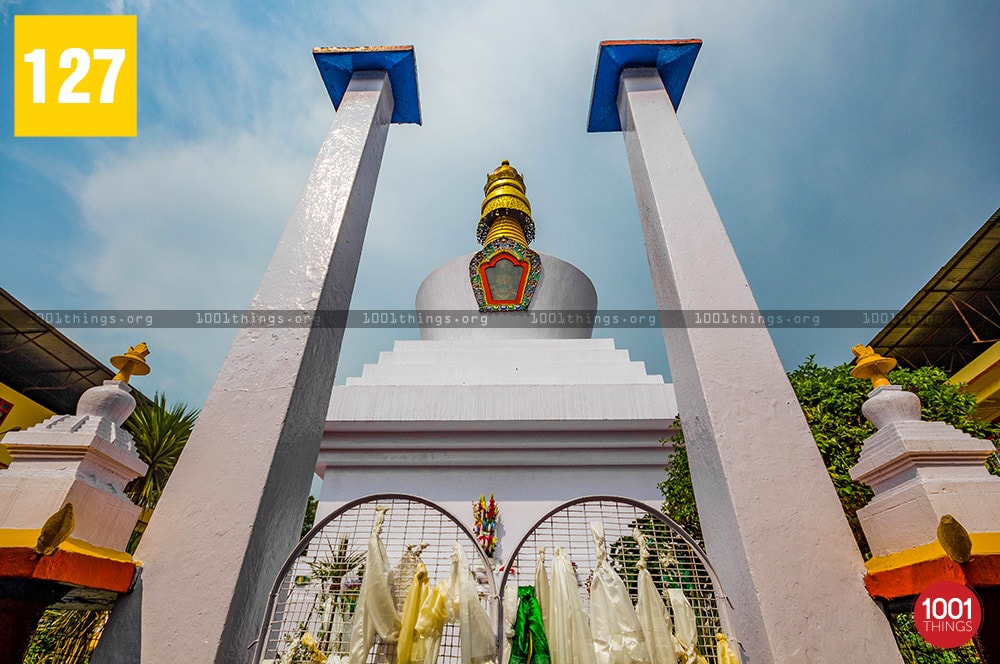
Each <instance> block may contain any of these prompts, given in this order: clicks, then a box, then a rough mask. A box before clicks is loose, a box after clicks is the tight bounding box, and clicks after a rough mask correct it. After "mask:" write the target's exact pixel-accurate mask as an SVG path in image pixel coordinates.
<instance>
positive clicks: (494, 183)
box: [476, 159, 535, 246]
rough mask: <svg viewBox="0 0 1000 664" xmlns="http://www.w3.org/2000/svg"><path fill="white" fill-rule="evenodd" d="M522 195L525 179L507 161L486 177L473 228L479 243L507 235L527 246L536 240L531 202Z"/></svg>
mask: <svg viewBox="0 0 1000 664" xmlns="http://www.w3.org/2000/svg"><path fill="white" fill-rule="evenodd" d="M524 192H525V188H524V177H523V176H522V175H521V174H520V173H518V172H517V169H516V168H514V167H513V166H511V165H510V162H509V161H507V160H506V159H504V160H503V161H502V162H501V163H500V165H499V166H498V167H497V168H496V170H494V171H493V172H492V173H490V174H489V175H487V176H486V186H484V187H483V193H484V194H485V195H486V196H485V198H484V199H483V206H482V214H481V215H480V217H479V226H478V227H477V228H476V240H477V241H479V243H480V244H486V243H488V242H491V241H493V240H495V239H496V238H498V237H503V236H507V237H510V238H513V239H515V240H517V241H518V242H520V243H521V244H523V245H525V246H527V245H528V243H530V242H531V241H532V240H534V239H535V222H534V221H533V220H532V218H531V203H529V202H528V197H527V196H526V195H525V193H524Z"/></svg>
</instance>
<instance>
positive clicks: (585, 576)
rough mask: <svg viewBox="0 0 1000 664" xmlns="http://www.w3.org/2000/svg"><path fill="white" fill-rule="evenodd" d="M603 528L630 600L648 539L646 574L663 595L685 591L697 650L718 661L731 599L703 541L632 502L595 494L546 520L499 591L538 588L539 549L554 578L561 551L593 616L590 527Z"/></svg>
mask: <svg viewBox="0 0 1000 664" xmlns="http://www.w3.org/2000/svg"><path fill="white" fill-rule="evenodd" d="M594 522H600V523H602V524H603V526H604V538H605V542H606V545H605V546H606V549H607V553H608V556H609V559H610V561H611V564H612V567H613V568H614V570H615V572H617V573H618V575H619V576H620V577H621V579H622V581H624V582H625V587H626V588H627V589H628V592H629V595H630V596H631V599H632V603H633V604H634V603H635V600H636V596H637V590H638V589H637V586H638V575H639V571H638V567H637V563H638V562H639V545H638V544H637V543H636V541H635V539H633V529H635V528H638V529H639V531H640V532H641V533H642V534H643V535H644V536H645V537H646V541H647V545H648V546H649V551H650V557H649V559H648V561H647V569H648V570H649V572H650V574H651V575H652V577H653V580H654V582H655V583H656V586H657V590H659V591H660V592H661V593H662V592H663V591H664V590H665V589H666V588H669V587H673V588H680V589H682V590H683V591H684V594H685V595H686V596H687V598H688V601H690V603H691V606H692V607H693V608H694V612H695V616H696V618H697V627H698V643H697V645H698V651H699V652H700V653H701V654H702V655H703V656H704V657H705V658H706V659H707V660H708V661H709V662H711V664H717V661H718V660H717V657H716V639H715V635H716V633H718V632H723V633H725V634H726V636H727V637H728V638H729V642H730V644H732V645H733V647H734V648H736V645H735V644H736V641H735V639H733V638H732V636H733V629H732V622H731V617H730V612H729V605H728V600H727V599H726V598H725V595H723V594H722V592H721V590H720V588H721V587H720V585H719V583H718V579H717V577H716V575H715V571H714V570H713V569H712V567H711V565H710V564H709V562H708V558H707V557H706V556H705V554H704V553H703V552H702V551H701V549H700V548H699V547H698V545H697V543H695V541H694V540H693V539H691V536H690V535H688V534H687V533H686V532H685V531H684V529H683V528H681V526H680V525H678V524H677V523H676V522H675V521H673V520H671V519H670V518H668V517H667V516H665V515H664V514H662V513H660V512H657V511H656V510H653V509H651V508H650V507H648V506H647V505H645V504H643V503H640V502H638V501H634V500H631V499H628V498H620V497H611V496H589V497H584V498H578V499H576V500H572V501H569V502H567V503H564V504H563V505H561V506H559V507H557V508H556V509H555V510H553V511H552V512H549V514H547V515H546V516H545V517H543V518H542V519H541V520H540V521H539V522H538V523H536V524H535V526H534V527H532V529H531V530H530V531H528V534H527V535H525V536H524V538H523V539H522V540H521V541H520V543H518V545H517V547H516V548H515V549H514V552H513V554H512V555H511V557H510V560H509V561H508V563H507V565H506V570H505V571H504V575H503V578H502V579H501V582H500V594H501V597H503V596H504V595H505V594H506V593H508V592H510V593H514V594H515V597H516V593H517V589H518V587H519V586H533V585H534V584H535V568H536V565H537V560H538V549H539V547H545V549H546V554H545V560H546V565H547V571H548V575H549V578H550V579H551V578H552V570H551V566H552V559H553V555H554V552H555V548H556V547H559V548H561V549H562V551H563V553H564V554H566V555H567V556H568V557H569V559H570V560H571V561H572V562H573V566H574V569H575V571H576V576H577V585H578V586H579V588H580V595H581V597H582V599H583V604H584V608H585V609H586V611H587V613H588V614H589V613H590V581H591V578H592V575H593V572H594V569H595V568H596V566H597V553H596V550H595V547H594V537H593V535H592V533H591V529H590V524H591V523H594Z"/></svg>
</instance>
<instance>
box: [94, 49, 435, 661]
mask: <svg viewBox="0 0 1000 664" xmlns="http://www.w3.org/2000/svg"><path fill="white" fill-rule="evenodd" d="M316 59H317V63H318V65H319V67H320V71H321V73H322V74H323V78H324V80H325V82H326V83H327V86H328V88H329V89H330V91H331V97H332V98H333V100H334V104H335V105H336V104H337V102H338V101H339V102H340V107H339V111H338V113H337V116H336V119H335V120H334V122H333V125H332V127H331V129H330V133H329V134H328V135H327V138H326V140H325V141H324V143H323V145H322V147H321V148H320V151H319V155H318V157H317V158H316V162H315V164H314V165H313V169H312V172H311V173H310V175H309V179H308V181H307V183H306V187H305V190H304V191H303V193H302V196H301V198H300V199H299V201H298V204H297V205H296V207H295V210H294V212H293V213H292V216H291V219H290V220H289V222H288V225H287V227H286V229H285V232H284V234H283V235H282V238H281V241H280V242H279V244H278V247H277V249H276V250H275V252H274V256H273V257H272V259H271V263H270V264H269V266H268V268H267V272H266V274H265V275H264V278H263V280H262V281H261V284H260V287H259V289H258V291H257V294H256V296H255V297H254V299H253V303H252V305H251V310H252V311H261V312H267V311H276V310H279V311H280V310H283V311H295V312H304V313H306V314H309V313H312V312H319V314H320V316H322V315H323V314H324V312H326V313H329V312H346V311H347V309H348V307H349V305H350V301H351V294H352V292H353V289H354V280H355V277H356V275H357V269H358V261H359V259H360V257H361V246H362V243H363V241H364V236H365V229H366V226H367V224H368V215H369V212H370V210H371V203H372V197H373V195H374V192H375V182H376V179H377V177H378V173H379V166H380V163H381V160H382V153H383V149H384V147H385V140H386V134H387V132H388V127H389V123H390V122H391V121H402V122H419V107H418V105H417V96H416V95H417V92H416V71H415V65H414V58H413V50H412V48H402V49H401V48H399V47H396V48H395V49H378V48H376V49H356V50H349V49H336V50H332V49H323V50H322V52H320V50H317V54H316ZM361 69H367V70H369V71H358V70H361ZM379 69H380V71H378V70H379ZM373 70H375V71H373ZM348 81H349V83H348ZM390 82H391V85H390ZM394 93H395V99H394ZM340 94H342V95H343V98H342V100H341V99H338V96H339V95H340ZM394 107H395V110H396V113H394ZM401 107H402V108H403V109H404V111H405V112H404V114H403V116H402V117H400V115H399V111H400V108H401ZM414 112H415V114H416V115H414ZM234 232H238V229H234ZM343 325H344V322H343V320H340V321H339V322H336V323H334V324H331V323H330V322H329V321H326V322H322V323H321V324H319V325H317V326H314V327H309V326H302V327H294V328H277V327H274V328H271V327H254V326H251V327H248V328H245V329H242V330H241V331H240V332H239V334H238V335H237V337H236V340H235V341H234V342H233V345H232V347H231V348H230V350H229V354H228V356H227V357H226V360H225V363H224V365H223V367H222V370H221V371H220V373H219V376H218V378H217V379H216V382H215V385H214V387H213V388H212V391H211V393H210V394H209V396H208V400H207V401H206V402H205V405H204V408H203V409H202V412H201V416H200V417H199V419H198V423H197V425H196V427H195V429H194V432H193V433H192V435H191V439H190V441H189V442H188V444H187V447H186V448H185V450H184V453H183V454H182V455H181V458H180V461H179V462H178V464H177V468H176V470H175V471H174V473H173V475H172V477H171V478H170V482H169V484H168V486H167V489H166V491H165V492H164V494H163V498H162V500H161V501H160V503H159V505H158V506H157V508H156V511H155V513H154V514H153V517H152V519H151V521H150V523H149V527H148V529H147V530H146V533H145V535H144V537H143V539H142V542H141V544H140V546H139V549H138V551H137V552H136V558H137V559H139V560H141V561H142V562H143V570H142V580H141V588H140V589H139V590H138V591H137V592H135V593H133V594H132V595H131V596H129V597H128V598H126V599H125V600H123V601H122V603H121V604H120V605H119V606H118V607H116V609H115V613H114V615H113V616H112V620H111V622H110V624H109V626H108V628H107V630H106V631H105V634H104V637H103V638H102V640H101V644H100V647H99V650H98V654H97V656H96V657H95V660H94V661H95V662H129V663H130V664H135V662H139V661H140V656H141V661H142V662H146V663H148V664H159V663H170V662H176V663H178V664H179V663H184V664H190V663H194V662H219V663H223V662H224V663H226V664H234V663H239V662H245V661H248V660H249V658H250V656H251V654H252V651H251V650H248V649H247V648H248V646H250V645H251V644H252V642H253V641H254V640H255V638H256V636H257V632H258V630H259V628H260V624H261V621H262V619H263V613H264V608H265V604H266V600H267V595H268V592H269V591H270V588H271V585H272V583H273V582H274V578H275V576H276V575H277V573H278V570H279V568H280V566H281V563H282V562H283V561H284V559H285V558H286V556H287V555H288V553H289V552H290V551H291V549H292V547H293V546H294V544H295V542H296V541H297V540H298V537H299V531H300V529H301V525H302V517H303V514H304V512H305V506H306V498H307V496H308V493H309V487H310V485H311V480H312V475H313V472H314V469H315V466H316V456H317V454H318V451H319V443H320V439H321V437H322V431H323V425H324V421H325V419H326V411H327V407H328V405H329V399H330V392H331V389H332V387H333V379H334V373H335V370H336V367H337V359H338V355H339V353H340V346H341V341H342V340H343V334H344V328H343ZM140 640H141V655H140V653H139V652H138V651H137V650H136V648H137V646H138V642H139V641H140Z"/></svg>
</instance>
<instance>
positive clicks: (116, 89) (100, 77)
mask: <svg viewBox="0 0 1000 664" xmlns="http://www.w3.org/2000/svg"><path fill="white" fill-rule="evenodd" d="M135 134H136V19H135V16H15V17H14V135H15V136H135Z"/></svg>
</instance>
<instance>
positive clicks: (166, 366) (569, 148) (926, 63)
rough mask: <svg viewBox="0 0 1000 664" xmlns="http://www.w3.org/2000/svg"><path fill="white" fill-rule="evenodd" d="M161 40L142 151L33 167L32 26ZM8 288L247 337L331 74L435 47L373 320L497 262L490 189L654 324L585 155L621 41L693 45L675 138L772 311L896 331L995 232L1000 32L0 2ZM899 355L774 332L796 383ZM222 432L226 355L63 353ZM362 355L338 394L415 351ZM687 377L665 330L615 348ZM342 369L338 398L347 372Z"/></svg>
mask: <svg viewBox="0 0 1000 664" xmlns="http://www.w3.org/2000/svg"><path fill="white" fill-rule="evenodd" d="M105 13H127V14H137V15H138V26H139V35H138V48H139V61H138V72H139V73H138V76H139V81H138V82H139V128H138V137H137V138H134V139H34V138H14V136H13V103H12V87H13V84H12V69H13V67H12V65H11V63H10V60H9V59H10V58H11V57H12V52H13V16H14V15H16V14H105ZM0 25H2V41H3V44H2V46H0V52H2V53H4V54H5V55H4V56H3V57H4V60H3V61H4V63H5V64H4V66H3V67H0V95H2V100H0V210H2V213H0V220H2V221H0V224H2V231H3V239H4V242H3V247H4V254H3V255H4V260H3V261H2V264H0V285H2V286H3V288H5V289H7V290H8V291H10V292H11V293H12V294H13V295H14V296H15V297H17V298H19V299H21V300H22V301H23V302H25V303H26V304H27V305H28V306H30V307H32V308H35V309H53V308H74V309H85V310H86V309H91V310H96V309H137V310H141V309H167V308H176V309H200V308H204V309H215V308H234V309H241V308H244V307H245V306H246V304H247V303H248V302H249V301H250V298H251V296H252V295H253V293H254V291H255V289H256V287H257V284H258V282H259V280H260V277H261V275H262V274H263V272H264V268H265V266H266V264H267V261H268V259H269V257H270V254H271V252H272V250H273V248H274V245H275V243H276V241H277V239H278V237H279V235H280V233H281V230H282V228H283V227H284V224H285V221H286V220H287V217H288V215H289V213H290V212H291V210H292V207H293V205H294V203H295V200H296V198H297V196H298V194H299V191H300V190H301V187H302V185H303V184H304V182H305V177H306V174H307V173H308V171H309V168H310V166H311V163H312V160H313V158H314V156H315V153H316V150H317V149H318V147H319V145H320V142H321V141H322V139H323V137H324V135H325V133H326V131H327V129H328V127H329V124H330V123H331V121H332V120H333V117H334V111H333V108H332V106H331V104H330V101H329V98H328V97H327V95H326V92H325V90H324V88H323V85H322V83H321V81H320V78H319V75H318V73H317V70H316V67H315V64H314V63H313V60H312V55H311V51H312V48H313V47H314V46H351V45H371V44H413V45H414V46H415V48H416V57H417V68H418V78H419V86H420V103H421V107H422V112H423V119H424V124H423V126H414V125H403V126H398V125H397V126H393V127H392V129H391V130H390V133H389V140H388V145H387V148H386V152H385V158H384V161H383V167H382V173H381V177H380V181H379V185H378V190H377V193H376V200H375V204H374V207H373V211H372V217H371V222H370V224H369V230H368V236H367V238H366V244H365V250H364V255H363V258H362V264H361V268H360V272H359V275H358V285H357V287H356V289H355V295H354V305H355V306H356V307H365V308H380V309H387V308H410V307H412V305H413V297H414V294H415V292H416V289H417V286H418V285H419V283H420V281H421V280H422V279H423V277H424V276H425V275H426V274H427V273H428V272H430V271H431V270H432V269H433V268H435V267H436V266H437V265H439V264H441V263H443V262H445V261H447V260H449V259H451V258H453V257H455V256H459V255H462V254H466V253H470V252H472V251H475V250H476V249H477V245H476V243H475V226H476V222H477V221H478V213H479V204H480V202H481V200H482V185H483V182H484V178H485V174H486V173H487V172H489V171H491V170H492V169H493V168H494V167H495V166H496V165H497V164H498V163H499V162H500V160H501V159H510V160H511V162H512V164H513V165H514V166H516V167H517V168H518V169H519V170H520V171H522V172H523V173H524V175H525V181H526V184H527V187H528V195H529V197H530V198H531V203H532V209H533V212H534V216H535V220H536V224H537V228H538V235H537V239H536V241H535V242H534V243H533V245H532V246H533V247H534V248H536V249H537V250H539V251H542V252H545V253H549V254H553V255H556V256H559V257H560V258H563V259H565V260H569V261H570V262H572V263H574V264H575V265H577V266H578V267H579V268H581V269H582V270H584V271H585V272H586V273H587V274H588V275H589V276H590V277H591V279H592V280H593V282H594V284H595V286H596V288H597V291H598V295H599V298H600V306H601V307H602V308H605V309H631V308H635V309H645V308H654V307H655V305H654V301H653V295H652V289H651V286H650V283H649V271H648V266H647V264H646V260H645V252H644V248H643V244H642V237H641V233H640V230H639V224H638V218H637V213H636V209H635V201H634V197H633V193H632V185H631V181H630V178H629V174H628V167H627V163H626V160H625V152H624V147H623V144H622V139H621V136H620V135H618V134H587V133H586V131H585V126H586V116H587V110H588V106H589V97H590V86H591V83H592V79H593V73H594V64H595V62H596V58H597V46H598V42H599V41H601V40H604V39H642V38H645V39H676V38H699V39H702V40H704V46H703V47H702V50H701V53H700V55H699V57H698V61H697V62H696V64H695V67H694V71H693V74H692V77H691V80H690V82H689V84H688V87H687V90H686V92H685V95H684V99H683V102H682V104H681V107H680V111H679V116H680V119H681V123H682V124H683V126H684V128H685V131H686V133H687V136H688V139H689V141H690V143H691V146H692V149H693V151H694V154H695V156H696V158H697V159H698V161H699V164H700V167H701V169H702V173H703V175H704V177H705V179H706V181H707V183H708V186H709V189H710V190H711V192H712V194H713V197H714V199H715V202H716V205H717V207H718V208H719V212H720V214H721V216H722V219H723V222H724V223H725V225H726V228H727V230H728V231H729V234H730V237H731V239H732V242H733V245H734V247H735V249H736V253H737V255H738V256H739V258H740V261H741V263H742V265H743V268H744V270H745V272H746V274H747V278H748V280H749V282H750V286H751V288H752V290H753V292H754V295H755V296H756V298H757V301H758V304H759V305H760V306H761V308H765V309H797V308H802V309H873V310H891V309H896V308H898V307H900V306H902V305H903V304H904V303H905V302H906V301H907V300H908V299H909V298H910V297H911V296H912V295H913V293H914V292H915V291H916V290H917V289H918V288H920V287H921V286H922V285H923V284H924V283H925V282H926V281H927V279H928V278H929V277H930V276H931V275H933V273H934V272H935V271H936V270H937V269H938V268H939V267H940V266H941V265H942V264H943V263H944V262H945V261H947V259H948V258H950V257H951V255H952V254H953V253H954V252H955V250H956V249H958V247H960V246H961V245H962V243H963V242H964V241H965V240H966V239H968V237H969V236H970V235H971V234H972V233H973V232H974V231H975V230H976V229H977V228H978V227H979V226H980V225H981V224H982V223H983V222H984V221H985V220H986V219H987V217H989V215H990V214H992V213H993V212H994V211H995V210H996V209H997V208H998V207H1000V150H998V149H997V147H998V146H1000V122H998V121H997V110H996V109H998V108H1000V49H997V48H996V35H997V34H1000V5H998V4H997V3H995V2H992V1H986V0H983V1H977V0H968V1H965V2H961V3H954V2H925V3H913V2H909V1H906V2H904V1H900V2H880V3H873V2H863V1H852V0H836V1H830V2H811V3H782V2H767V1H759V2H717V1H707V2H699V3H679V2H632V1H629V0H620V1H619V2H616V3H607V2H600V3H598V2H589V1H581V2H572V3H570V2H563V3H555V2H550V3H539V2H518V1H514V0H512V1H511V2H507V3H503V4H502V5H496V4H485V3H483V4H473V3H457V2H451V3H448V2H438V3H419V2H403V1H399V2H376V1H369V2H331V1H329V0H327V1H325V2H315V1H310V0H302V1H296V2H283V3H257V4H254V3H237V2H227V1H225V0H221V1H218V2H204V1H198V2H194V1H188V0H172V1H171V2H151V1H145V2H142V1H140V2H132V1H127V0H117V1H112V2H107V3H100V2H72V1H65V0H60V1H59V2H20V3H18V2H13V1H11V0H0ZM875 331H876V330H874V329H868V330H838V329H819V330H802V329H795V330H778V331H775V332H774V339H775V343H776V345H777V347H778V351H779V353H780V355H781V357H782V360H783V362H784V363H785V365H786V368H792V367H794V366H795V365H796V364H798V363H799V362H801V361H802V359H804V358H805V356H806V355H808V354H812V353H815V354H816V356H817V359H818V360H819V361H820V362H822V363H826V364H832V363H839V362H843V361H846V360H848V359H850V357H851V356H850V350H849V349H850V346H851V345H853V344H854V343H857V342H859V341H867V340H869V339H870V338H871V337H872V336H873V335H874V333H875ZM65 332H66V334H67V335H68V336H69V337H70V338H72V339H74V340H75V341H77V342H78V343H80V344H81V345H82V346H84V347H85V348H87V349H88V350H89V351H90V352H91V353H92V354H94V355H95V356H97V357H99V358H101V359H106V358H107V357H109V356H110V355H112V354H116V353H120V352H121V351H123V350H124V349H125V347H126V346H127V345H129V344H134V343H136V342H138V341H141V340H145V341H147V342H148V343H149V345H150V347H151V349H152V355H150V357H149V361H150V363H151V365H152V366H153V373H152V374H151V375H150V376H148V377H144V378H140V379H137V380H136V381H135V382H136V384H137V386H139V387H140V389H142V390H144V391H146V392H148V393H152V392H153V391H154V390H157V389H160V390H163V391H165V392H166V393H167V394H168V395H169V397H170V398H171V399H183V400H185V401H187V402H189V403H190V404H192V405H200V403H201V402H202V400H203V399H204V397H205V395H206V394H207V393H208V390H209V389H210V387H211V383H212V380H213V379H214V376H215V374H216V372H217V371H218V368H219V366H220V365H221V362H222V360H223V357H224V355H225V351H226V349H227V347H228V344H229V341H230V340H231V339H232V336H233V332H232V331H231V330H208V331H205V330H169V329H151V330H144V329H143V330H93V329H88V330H83V329H73V330H65ZM416 335H417V332H416V331H415V330H411V331H404V332H402V333H400V331H398V330H384V331H378V332H375V333H373V332H371V331H366V332H365V333H361V331H359V330H353V331H350V332H348V335H347V338H346V340H345V342H344V347H343V351H342V355H341V361H340V369H339V371H338V382H343V379H344V377H345V376H349V375H356V374H358V373H359V372H360V370H361V366H362V364H363V363H365V362H374V361H375V360H376V359H377V353H378V351H379V350H386V349H388V348H390V347H391V343H392V339H393V338H395V337H400V336H404V337H409V338H415V337H416ZM613 336H615V338H616V339H617V340H618V344H619V346H620V347H625V348H628V349H629V350H630V352H631V353H632V356H633V358H634V359H639V360H643V361H645V362H646V363H647V366H648V368H649V370H650V371H651V372H656V373H667V372H668V368H667V363H666V358H665V355H664V351H663V343H662V337H661V336H660V333H659V331H657V330H616V331H614V333H613ZM330 370H333V368H332V367H331V368H330Z"/></svg>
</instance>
